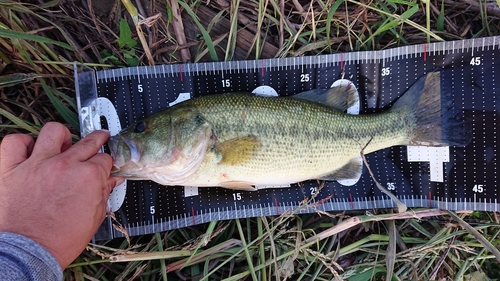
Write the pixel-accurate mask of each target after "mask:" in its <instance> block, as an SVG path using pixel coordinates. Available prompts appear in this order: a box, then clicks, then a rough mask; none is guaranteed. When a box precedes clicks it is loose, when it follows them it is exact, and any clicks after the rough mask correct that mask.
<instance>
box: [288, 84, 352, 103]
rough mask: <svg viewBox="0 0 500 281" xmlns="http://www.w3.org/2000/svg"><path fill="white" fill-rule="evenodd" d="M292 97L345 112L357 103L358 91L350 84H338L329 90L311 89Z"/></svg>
mask: <svg viewBox="0 0 500 281" xmlns="http://www.w3.org/2000/svg"><path fill="white" fill-rule="evenodd" d="M342 81H344V80H342ZM292 97H293V98H299V99H304V100H310V101H315V102H319V103H322V104H324V105H327V106H329V107H332V108H336V109H339V110H341V111H346V110H347V109H348V108H349V107H351V106H352V105H354V104H355V103H357V102H358V101H359V95H358V91H357V90H356V87H355V86H354V85H353V84H352V83H339V84H338V85H335V86H333V87H332V88H330V89H313V90H310V91H305V92H302V93H298V94H296V95H293V96H292Z"/></svg>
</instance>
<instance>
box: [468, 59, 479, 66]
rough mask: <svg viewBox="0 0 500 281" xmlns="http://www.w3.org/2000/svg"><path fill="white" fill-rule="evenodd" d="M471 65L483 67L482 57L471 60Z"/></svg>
mask: <svg viewBox="0 0 500 281" xmlns="http://www.w3.org/2000/svg"><path fill="white" fill-rule="evenodd" d="M469 64H470V65H474V66H475V65H481V57H473V58H472V59H471V60H470V63H469Z"/></svg>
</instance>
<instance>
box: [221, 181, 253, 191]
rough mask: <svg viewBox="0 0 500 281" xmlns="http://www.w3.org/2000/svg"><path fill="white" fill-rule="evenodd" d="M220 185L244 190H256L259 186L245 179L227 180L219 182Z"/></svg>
mask: <svg viewBox="0 0 500 281" xmlns="http://www.w3.org/2000/svg"><path fill="white" fill-rule="evenodd" d="M219 186H220V187H224V188H229V189H236V190H243V191H256V190H257V188H255V187H254V186H253V183H250V182H245V181H225V182H221V183H220V184H219Z"/></svg>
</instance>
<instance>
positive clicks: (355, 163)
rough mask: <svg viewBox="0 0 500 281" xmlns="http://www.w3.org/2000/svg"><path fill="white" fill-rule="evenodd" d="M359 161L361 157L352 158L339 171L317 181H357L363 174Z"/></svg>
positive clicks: (361, 162) (361, 163) (361, 164)
mask: <svg viewBox="0 0 500 281" xmlns="http://www.w3.org/2000/svg"><path fill="white" fill-rule="evenodd" d="M360 159H361V157H356V158H353V159H351V160H349V162H347V164H345V165H344V166H342V167H341V168H340V169H337V170H335V171H333V172H331V173H329V174H326V175H324V176H322V177H320V178H319V179H320V180H327V181H341V180H357V179H359V178H360V177H361V173H362V172H363V161H362V160H361V161H360Z"/></svg>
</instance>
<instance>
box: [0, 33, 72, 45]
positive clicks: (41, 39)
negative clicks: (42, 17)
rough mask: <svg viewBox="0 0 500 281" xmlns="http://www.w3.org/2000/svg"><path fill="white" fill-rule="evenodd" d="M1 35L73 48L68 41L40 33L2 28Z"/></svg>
mask: <svg viewBox="0 0 500 281" xmlns="http://www.w3.org/2000/svg"><path fill="white" fill-rule="evenodd" d="M0 37H4V38H9V39H20V40H30V41H35V42H38V43H49V44H54V45H57V46H59V47H63V48H65V49H67V50H73V48H72V47H71V46H70V45H68V44H66V43H63V42H59V41H56V40H52V39H50V38H46V37H42V36H38V35H33V34H29V33H26V32H20V31H15V30H10V29H2V28H0Z"/></svg>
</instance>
